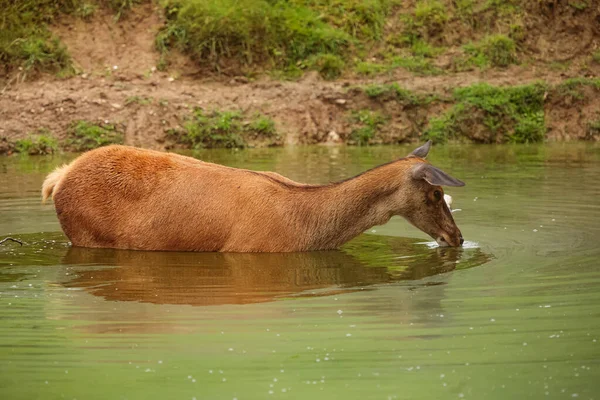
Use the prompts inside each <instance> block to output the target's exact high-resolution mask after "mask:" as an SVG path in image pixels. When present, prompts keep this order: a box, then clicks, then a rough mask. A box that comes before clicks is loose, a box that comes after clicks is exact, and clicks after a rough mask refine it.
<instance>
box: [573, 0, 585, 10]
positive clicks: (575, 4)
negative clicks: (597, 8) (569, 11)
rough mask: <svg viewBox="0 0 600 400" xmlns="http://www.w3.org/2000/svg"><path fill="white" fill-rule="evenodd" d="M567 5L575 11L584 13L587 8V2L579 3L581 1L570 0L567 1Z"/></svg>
mask: <svg viewBox="0 0 600 400" xmlns="http://www.w3.org/2000/svg"><path fill="white" fill-rule="evenodd" d="M569 5H570V6H571V7H573V8H574V9H575V10H577V11H584V10H586V9H587V8H588V6H589V4H588V2H587V1H581V0H580V1H576V0H571V1H569Z"/></svg>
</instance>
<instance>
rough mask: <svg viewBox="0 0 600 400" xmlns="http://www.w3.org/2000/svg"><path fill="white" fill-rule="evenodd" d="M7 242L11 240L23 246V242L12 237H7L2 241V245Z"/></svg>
mask: <svg viewBox="0 0 600 400" xmlns="http://www.w3.org/2000/svg"><path fill="white" fill-rule="evenodd" d="M7 240H11V241H13V242H15V243H19V244H20V245H21V246H23V242H21V241H20V240H17V239H13V238H11V237H6V238H4V239H2V240H0V244H4V242H6V241H7Z"/></svg>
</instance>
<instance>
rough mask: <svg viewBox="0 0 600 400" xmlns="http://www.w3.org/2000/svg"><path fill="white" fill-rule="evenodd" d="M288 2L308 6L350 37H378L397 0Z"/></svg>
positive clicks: (374, 38)
mask: <svg viewBox="0 0 600 400" xmlns="http://www.w3.org/2000/svg"><path fill="white" fill-rule="evenodd" d="M288 3H292V4H295V5H297V6H302V7H310V8H311V9H312V10H314V11H316V12H317V13H318V14H320V15H321V16H322V18H323V20H324V21H325V22H327V23H328V24H330V25H332V26H334V27H336V28H339V29H341V30H343V31H345V32H346V33H348V34H349V35H351V36H352V37H355V38H360V39H372V40H376V39H380V38H381V36H382V33H383V29H384V26H385V22H386V17H387V16H388V15H389V12H390V10H391V8H392V6H393V5H394V4H396V3H397V0H335V1H331V0H291V1H288Z"/></svg>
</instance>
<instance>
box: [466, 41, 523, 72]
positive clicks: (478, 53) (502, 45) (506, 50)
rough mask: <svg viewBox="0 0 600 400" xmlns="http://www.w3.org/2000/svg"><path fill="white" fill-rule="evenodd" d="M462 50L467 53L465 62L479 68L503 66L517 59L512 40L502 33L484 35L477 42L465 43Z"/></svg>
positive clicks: (515, 62) (516, 62)
mask: <svg viewBox="0 0 600 400" xmlns="http://www.w3.org/2000/svg"><path fill="white" fill-rule="evenodd" d="M464 50H465V52H466V53H467V54H468V58H467V60H466V64H467V65H475V66H477V67H479V68H487V67H490V66H493V67H500V68H505V67H508V66H509V65H511V64H518V61H519V60H518V58H517V52H516V50H517V47H516V44H515V42H514V40H513V39H511V38H510V37H508V36H506V35H502V34H498V35H490V36H486V37H485V38H484V39H482V40H481V41H479V42H477V43H471V44H468V45H465V46H464Z"/></svg>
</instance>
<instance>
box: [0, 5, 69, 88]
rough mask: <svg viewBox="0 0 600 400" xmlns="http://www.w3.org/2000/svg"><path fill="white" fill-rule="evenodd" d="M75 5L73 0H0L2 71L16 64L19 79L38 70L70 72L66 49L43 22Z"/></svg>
mask: <svg viewBox="0 0 600 400" xmlns="http://www.w3.org/2000/svg"><path fill="white" fill-rule="evenodd" d="M77 5H78V1H77V0H62V1H61V0H23V1H12V0H0V63H1V64H2V65H3V66H4V69H5V72H6V73H10V72H12V71H14V70H18V69H19V68H20V70H21V71H22V76H23V79H24V78H25V77H26V76H28V75H32V74H35V73H36V72H39V71H49V72H54V73H58V72H62V73H67V72H73V66H72V62H71V58H70V56H69V54H68V52H67V49H66V48H65V46H64V45H62V44H61V43H60V41H59V40H58V38H56V37H54V36H53V35H52V34H51V32H50V31H49V30H48V28H47V24H48V23H49V22H51V21H53V20H54V19H55V18H57V17H58V16H59V15H60V14H61V13H70V12H73V11H75V9H76V7H77Z"/></svg>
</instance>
